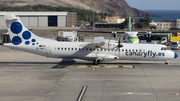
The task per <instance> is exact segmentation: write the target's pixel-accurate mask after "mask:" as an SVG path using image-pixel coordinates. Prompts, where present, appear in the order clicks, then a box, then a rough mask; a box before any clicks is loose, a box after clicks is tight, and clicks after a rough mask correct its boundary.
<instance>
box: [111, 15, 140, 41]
mask: <svg viewBox="0 0 180 101" xmlns="http://www.w3.org/2000/svg"><path fill="white" fill-rule="evenodd" d="M117 32H121V31H116V32H114V31H113V32H112V34H117ZM123 33H124V38H123V42H124V43H139V39H138V36H137V34H138V32H131V16H130V15H129V16H128V31H127V32H123Z"/></svg>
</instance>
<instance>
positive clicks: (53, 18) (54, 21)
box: [0, 12, 77, 27]
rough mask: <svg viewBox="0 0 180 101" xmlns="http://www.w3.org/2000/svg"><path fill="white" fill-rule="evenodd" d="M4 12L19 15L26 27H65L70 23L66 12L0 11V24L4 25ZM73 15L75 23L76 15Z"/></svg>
mask: <svg viewBox="0 0 180 101" xmlns="http://www.w3.org/2000/svg"><path fill="white" fill-rule="evenodd" d="M5 14H15V15H17V16H19V17H20V19H21V21H22V23H23V24H24V26H26V27H49V26H53V27H66V26H67V25H68V23H71V22H68V23H67V15H68V12H0V26H6V24H5V21H4V15H5ZM69 14H71V13H69ZM76 15H77V13H76ZM75 17H76V18H75V19H76V22H75V24H77V16H75Z"/></svg>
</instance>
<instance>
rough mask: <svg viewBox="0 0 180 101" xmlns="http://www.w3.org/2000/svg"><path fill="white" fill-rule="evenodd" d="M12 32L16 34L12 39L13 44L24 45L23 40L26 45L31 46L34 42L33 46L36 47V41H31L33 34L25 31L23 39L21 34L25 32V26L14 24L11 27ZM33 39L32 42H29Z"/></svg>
mask: <svg viewBox="0 0 180 101" xmlns="http://www.w3.org/2000/svg"><path fill="white" fill-rule="evenodd" d="M10 30H11V32H12V33H13V34H16V36H14V37H13V38H12V43H13V44H14V45H19V44H21V43H22V39H24V40H25V45H29V44H30V43H31V42H32V45H35V42H36V40H35V39H31V37H32V35H31V32H29V31H24V32H23V33H22V37H21V34H20V33H21V32H22V31H23V26H22V24H21V23H19V22H13V23H12V24H11V26H10ZM30 39H31V41H29V40H30Z"/></svg>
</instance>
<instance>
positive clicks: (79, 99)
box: [76, 86, 87, 101]
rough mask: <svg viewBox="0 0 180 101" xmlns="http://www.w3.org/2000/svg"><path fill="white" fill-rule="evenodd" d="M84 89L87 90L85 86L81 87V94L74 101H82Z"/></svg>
mask: <svg viewBox="0 0 180 101" xmlns="http://www.w3.org/2000/svg"><path fill="white" fill-rule="evenodd" d="M86 89H87V86H83V87H82V89H81V92H80V93H79V96H78V98H77V100H76V101H82V99H83V96H84V94H85V92H86Z"/></svg>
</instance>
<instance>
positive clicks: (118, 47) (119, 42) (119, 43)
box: [116, 35, 123, 50]
mask: <svg viewBox="0 0 180 101" xmlns="http://www.w3.org/2000/svg"><path fill="white" fill-rule="evenodd" d="M121 47H123V45H122V44H121V40H120V35H119V41H118V45H117V47H116V48H117V50H119V49H120V48H121Z"/></svg>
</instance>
